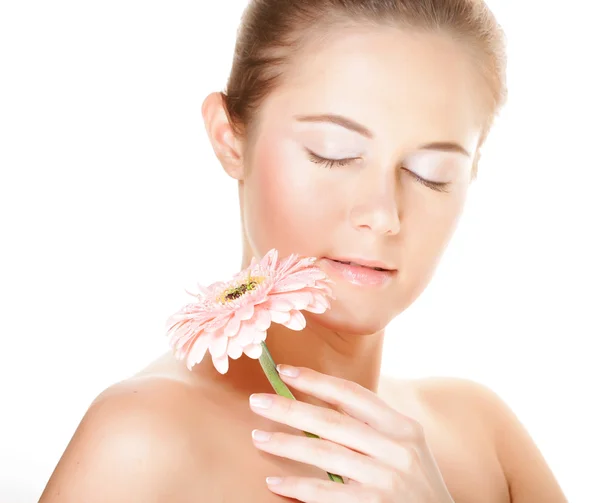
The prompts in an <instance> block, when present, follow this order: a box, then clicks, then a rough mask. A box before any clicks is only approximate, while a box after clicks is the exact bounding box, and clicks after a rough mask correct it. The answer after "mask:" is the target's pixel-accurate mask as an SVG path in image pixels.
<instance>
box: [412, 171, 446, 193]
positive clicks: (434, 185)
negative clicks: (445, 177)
mask: <svg viewBox="0 0 600 503" xmlns="http://www.w3.org/2000/svg"><path fill="white" fill-rule="evenodd" d="M402 169H404V170H405V171H407V172H408V173H409V174H410V175H411V176H412V177H413V178H414V179H415V180H416V181H417V182H418V183H420V184H421V185H425V187H429V188H430V189H432V190H435V191H437V192H448V187H449V185H450V182H432V181H431V180H426V179H425V178H423V177H421V176H419V175H417V174H416V173H414V172H413V171H410V170H409V169H406V168H402Z"/></svg>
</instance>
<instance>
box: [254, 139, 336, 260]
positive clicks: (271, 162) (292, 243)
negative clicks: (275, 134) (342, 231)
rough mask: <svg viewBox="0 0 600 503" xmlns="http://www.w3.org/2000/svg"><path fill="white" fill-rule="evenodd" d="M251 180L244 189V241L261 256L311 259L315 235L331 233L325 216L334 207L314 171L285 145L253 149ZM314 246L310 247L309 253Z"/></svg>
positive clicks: (276, 143) (277, 143)
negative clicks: (271, 253) (273, 250)
mask: <svg viewBox="0 0 600 503" xmlns="http://www.w3.org/2000/svg"><path fill="white" fill-rule="evenodd" d="M257 147H258V148H257V149H256V151H255V155H254V158H253V159H252V169H251V170H250V176H249V177H248V178H247V180H246V181H245V183H244V214H245V226H246V232H247V235H248V239H249V241H250V244H251V245H252V247H253V248H254V249H255V250H257V251H260V252H264V251H266V250H268V249H270V248H277V249H279V250H280V251H281V252H282V253H284V252H285V253H303V254H304V253H306V254H309V253H311V250H312V247H314V246H315V245H316V244H318V243H319V239H318V237H319V234H325V233H327V232H329V231H330V229H329V227H330V223H329V222H328V221H327V220H324V215H330V214H331V213H330V211H328V210H327V208H326V207H328V206H330V205H331V204H332V201H331V198H328V197H326V194H327V192H328V191H327V190H326V187H325V185H324V183H322V182H321V181H320V177H319V175H318V173H317V172H316V171H317V169H316V168H318V167H317V166H315V165H313V164H311V163H310V161H308V160H307V159H306V158H303V157H302V154H299V153H298V147H297V146H295V145H292V144H290V143H289V142H287V143H286V142H285V141H284V140H280V141H277V140H270V142H269V145H262V146H257ZM311 243H312V247H311Z"/></svg>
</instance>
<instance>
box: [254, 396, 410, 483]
mask: <svg viewBox="0 0 600 503" xmlns="http://www.w3.org/2000/svg"><path fill="white" fill-rule="evenodd" d="M263 396H264V397H266V398H267V399H269V402H270V406H269V407H268V408H258V407H256V406H253V405H252V403H251V406H252V408H253V410H254V411H255V412H257V413H258V414H260V415H261V416H264V417H267V418H269V419H271V420H272V421H276V422H278V423H282V424H286V425H288V426H291V427H292V428H297V429H299V430H302V431H307V432H309V433H312V434H314V435H318V436H319V437H321V438H323V439H326V440H330V441H332V442H335V443H336V444H339V445H342V446H345V447H348V448H350V449H353V450H354V451H358V452H359V453H363V454H366V455H368V456H370V457H372V458H374V459H377V460H379V461H381V462H383V463H385V464H387V465H389V466H395V467H396V468H399V467H401V466H408V464H409V462H410V459H409V453H408V451H407V450H406V448H405V447H403V446H402V445H401V444H400V443H397V442H395V441H394V440H393V439H390V438H388V437H385V436H384V435H382V434H381V433H379V432H378V431H376V430H375V429H373V428H372V427H370V426H369V425H367V424H365V423H362V422H360V421H358V420H357V419H355V418H353V417H351V416H346V415H343V414H341V413H339V412H338V411H336V410H332V409H327V408H324V407H318V406H316V405H312V404H307V403H304V402H300V401H298V400H291V399H289V398H285V397H281V396H278V395H273V394H267V395H263ZM334 473H337V472H334Z"/></svg>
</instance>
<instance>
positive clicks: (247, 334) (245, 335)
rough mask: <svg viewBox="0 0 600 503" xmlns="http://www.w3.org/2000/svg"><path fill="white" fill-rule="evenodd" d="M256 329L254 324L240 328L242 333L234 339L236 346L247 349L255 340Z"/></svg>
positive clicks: (243, 324)
mask: <svg viewBox="0 0 600 503" xmlns="http://www.w3.org/2000/svg"><path fill="white" fill-rule="evenodd" d="M256 332H257V330H256V327H255V326H254V325H252V324H248V323H242V325H241V327H240V331H239V332H238V334H237V335H236V336H235V337H234V338H233V340H235V342H236V344H239V345H240V346H241V347H245V346H247V345H248V344H251V343H252V341H253V340H254V334H256Z"/></svg>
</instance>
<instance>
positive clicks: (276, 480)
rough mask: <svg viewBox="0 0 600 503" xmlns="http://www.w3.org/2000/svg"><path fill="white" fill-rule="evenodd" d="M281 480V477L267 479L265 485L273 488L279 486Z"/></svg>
mask: <svg viewBox="0 0 600 503" xmlns="http://www.w3.org/2000/svg"><path fill="white" fill-rule="evenodd" d="M282 481H283V479H282V478H281V477H267V484H269V485H270V486H274V485H275V484H281V482H282Z"/></svg>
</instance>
